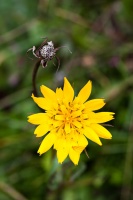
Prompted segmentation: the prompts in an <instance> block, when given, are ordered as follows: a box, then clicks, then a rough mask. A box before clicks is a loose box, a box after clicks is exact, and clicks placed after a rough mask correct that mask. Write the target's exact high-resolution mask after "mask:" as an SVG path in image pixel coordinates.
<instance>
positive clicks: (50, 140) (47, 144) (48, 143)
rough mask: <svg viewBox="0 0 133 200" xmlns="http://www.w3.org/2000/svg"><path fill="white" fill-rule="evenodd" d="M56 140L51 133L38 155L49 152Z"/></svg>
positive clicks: (42, 144) (43, 142) (45, 139)
mask: <svg viewBox="0 0 133 200" xmlns="http://www.w3.org/2000/svg"><path fill="white" fill-rule="evenodd" d="M55 139H56V137H55V134H52V133H49V134H48V135H46V137H45V138H44V139H43V141H42V143H41V145H40V147H39V149H38V153H39V154H40V155H41V154H43V153H45V152H46V151H48V150H49V149H50V148H51V147H52V146H53V144H54V142H55Z"/></svg>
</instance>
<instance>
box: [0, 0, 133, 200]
mask: <svg viewBox="0 0 133 200" xmlns="http://www.w3.org/2000/svg"><path fill="white" fill-rule="evenodd" d="M41 37H48V39H49V41H53V42H54V45H55V47H59V46H62V45H67V46H68V48H69V49H70V50H71V51H72V54H70V53H69V51H67V49H65V48H64V49H60V51H58V53H57V55H58V57H59V58H60V61H61V66H60V68H59V70H57V62H56V60H54V63H55V64H56V66H55V65H53V61H50V62H49V63H48V66H47V68H45V69H43V68H42V67H40V68H39V72H38V75H37V88H38V89H39V86H40V85H41V84H44V85H46V86H48V87H50V88H51V89H53V90H54V89H55V88H56V87H57V86H58V87H60V86H62V84H63V78H64V76H66V77H67V78H68V80H69V81H70V82H71V84H72V86H73V87H74V89H75V95H76V94H77V93H78V91H79V90H80V89H81V88H82V87H83V86H84V85H85V83H87V81H88V80H92V83H93V90H92V94H91V97H90V99H93V98H105V100H106V102H107V105H106V106H105V107H104V109H103V110H104V111H111V112H115V113H116V115H115V120H113V121H112V122H111V124H112V125H113V126H114V127H109V128H108V129H109V130H110V132H111V133H112V135H113V139H112V140H102V143H103V146H102V147H100V146H98V145H97V144H94V143H92V142H91V141H90V142H89V146H88V147H87V152H88V154H89V156H90V159H88V158H87V156H86V155H85V153H82V154H81V157H80V162H79V165H78V166H74V165H73V163H72V162H71V161H70V160H69V159H68V160H66V161H65V162H64V163H63V165H60V164H58V163H57V158H56V155H55V153H56V152H55V151H54V150H50V151H48V152H47V153H45V154H44V155H42V156H41V157H40V156H39V155H38V154H37V150H38V147H39V145H40V142H41V141H42V138H39V139H38V138H36V137H35V135H34V134H33V132H34V128H35V127H34V126H33V125H30V124H29V123H28V122H27V116H28V115H30V114H32V113H36V112H39V108H38V107H37V106H36V105H35V104H34V102H33V100H32V98H31V92H32V72H33V68H34V64H35V63H36V59H35V58H34V60H30V59H29V58H28V57H27V56H26V51H27V50H28V49H29V48H31V47H32V46H34V45H35V46H39V45H40V44H41V43H42V41H43V39H42V38H41ZM30 56H32V53H31V54H30ZM45 199H46V200H58V199H61V200H62V199H63V200H85V199H88V200H93V199H95V200H107V199H108V200H114V199H116V200H119V199H120V200H131V199H133V1H132V0H122V1H113V0H93V1H91V0H88V1H86V0H82V1H78V0H73V1H71V0H62V1H60V0H56V1H52V0H38V1H37V0H34V1H27V0H23V1H22V0H19V1H17V0H7V1H5V0H0V200H45Z"/></svg>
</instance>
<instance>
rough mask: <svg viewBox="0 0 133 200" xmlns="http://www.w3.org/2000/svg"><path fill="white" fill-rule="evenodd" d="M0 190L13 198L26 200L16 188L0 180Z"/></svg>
mask: <svg viewBox="0 0 133 200" xmlns="http://www.w3.org/2000/svg"><path fill="white" fill-rule="evenodd" d="M0 190H1V191H2V192H4V193H5V194H7V195H8V196H10V197H12V198H13V199H14V200H28V199H27V198H26V197H24V196H23V195H22V194H20V193H19V192H18V191H17V190H16V189H14V188H13V187H12V186H10V185H9V184H7V183H4V182H0Z"/></svg>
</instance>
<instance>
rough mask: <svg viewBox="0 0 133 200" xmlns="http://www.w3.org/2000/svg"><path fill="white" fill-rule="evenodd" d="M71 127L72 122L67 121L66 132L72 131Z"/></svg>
mask: <svg viewBox="0 0 133 200" xmlns="http://www.w3.org/2000/svg"><path fill="white" fill-rule="evenodd" d="M70 131H71V128H70V123H65V132H66V134H68V133H70Z"/></svg>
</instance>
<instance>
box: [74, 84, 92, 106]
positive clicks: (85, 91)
mask: <svg viewBox="0 0 133 200" xmlns="http://www.w3.org/2000/svg"><path fill="white" fill-rule="evenodd" d="M91 89H92V83H91V81H88V83H87V84H86V85H85V86H84V87H83V88H82V89H81V90H80V92H79V94H78V96H77V97H78V98H79V99H80V101H81V102H82V103H84V102H85V101H86V100H87V99H88V98H89V96H90V94H91Z"/></svg>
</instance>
